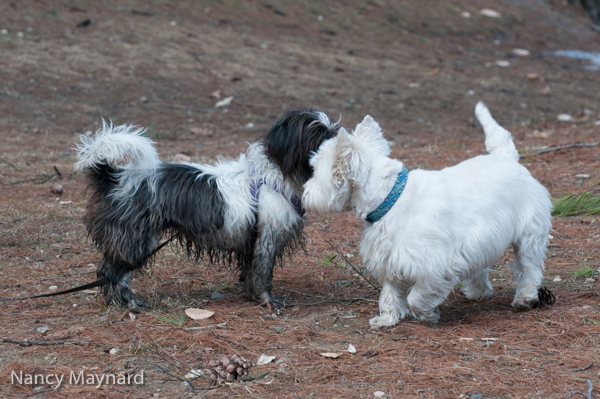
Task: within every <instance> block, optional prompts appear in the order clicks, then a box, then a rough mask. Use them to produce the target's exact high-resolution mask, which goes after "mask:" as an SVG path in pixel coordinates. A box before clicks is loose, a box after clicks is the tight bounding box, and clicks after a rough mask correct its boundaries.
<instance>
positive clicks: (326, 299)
mask: <svg viewBox="0 0 600 399" xmlns="http://www.w3.org/2000/svg"><path fill="white" fill-rule="evenodd" d="M287 291H290V292H294V293H296V294H300V295H304V296H308V297H312V298H320V299H323V300H322V301H318V302H312V303H303V304H302V305H303V306H314V305H318V304H321V303H331V302H336V303H339V304H340V305H344V306H348V305H350V304H352V303H354V302H358V301H373V302H377V301H375V300H373V299H369V296H371V295H375V294H374V293H373V294H369V295H367V296H366V297H363V298H342V299H337V298H336V297H334V296H329V297H327V296H321V295H311V294H306V293H304V292H300V291H295V290H291V289H289V288H288V289H287ZM343 301H346V302H347V303H345V302H343Z"/></svg>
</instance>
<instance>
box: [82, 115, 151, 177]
mask: <svg viewBox="0 0 600 399" xmlns="http://www.w3.org/2000/svg"><path fill="white" fill-rule="evenodd" d="M144 132H145V131H144V129H142V128H139V127H137V126H134V125H121V126H115V125H113V123H112V122H106V121H104V123H103V125H102V129H101V130H99V131H98V132H97V133H96V134H95V135H94V136H93V137H91V136H86V135H83V134H82V135H81V136H80V138H81V142H80V143H79V144H78V145H77V147H76V150H77V152H78V158H79V160H78V161H77V162H76V163H75V170H85V169H87V168H97V167H99V166H100V165H102V164H107V163H110V164H112V165H120V166H121V167H123V168H140V169H154V168H156V167H157V166H158V165H159V163H160V159H159V158H158V154H157V152H156V150H155V149H154V146H153V142H152V140H150V139H149V138H147V137H144V136H143V134H144Z"/></svg>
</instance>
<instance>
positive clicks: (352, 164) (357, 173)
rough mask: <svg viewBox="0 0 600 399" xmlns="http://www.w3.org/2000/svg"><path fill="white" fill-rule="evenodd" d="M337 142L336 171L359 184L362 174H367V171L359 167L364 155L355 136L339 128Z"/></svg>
mask: <svg viewBox="0 0 600 399" xmlns="http://www.w3.org/2000/svg"><path fill="white" fill-rule="evenodd" d="M337 140H338V142H337V153H338V158H339V163H338V169H339V170H340V171H341V172H342V173H343V174H344V175H345V176H347V177H348V178H350V180H352V181H354V182H355V183H356V182H361V181H362V180H363V178H364V176H363V174H364V173H365V172H368V169H367V170H365V169H364V168H362V167H361V166H362V164H364V162H363V157H364V156H365V155H364V154H363V153H362V151H361V149H360V146H359V143H358V142H357V138H356V136H355V135H354V134H349V133H348V132H347V131H346V130H345V129H344V128H341V129H340V131H339V132H338V135H337Z"/></svg>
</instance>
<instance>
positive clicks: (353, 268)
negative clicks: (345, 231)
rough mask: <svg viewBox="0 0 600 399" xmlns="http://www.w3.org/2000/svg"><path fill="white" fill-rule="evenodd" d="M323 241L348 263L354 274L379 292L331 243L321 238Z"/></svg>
mask: <svg viewBox="0 0 600 399" xmlns="http://www.w3.org/2000/svg"><path fill="white" fill-rule="evenodd" d="M323 240H324V241H325V242H326V243H327V244H329V245H330V246H331V248H333V250H334V251H335V252H337V253H338V254H339V255H341V256H342V258H344V261H345V262H346V263H348V265H350V267H351V268H352V270H354V271H355V272H356V273H358V275H359V276H361V277H362V278H363V279H365V281H366V282H367V283H369V284H370V285H371V287H373V288H375V289H376V290H377V291H381V288H379V287H377V286H376V285H375V284H373V283H372V282H371V281H370V280H369V279H368V278H366V277H365V276H364V275H363V274H362V273H361V272H360V271H359V270H358V269H357V268H356V267H354V265H353V264H352V263H350V261H349V260H348V258H347V257H346V255H344V254H343V253H341V252H340V251H339V250H338V249H337V248H336V247H335V246H334V245H333V244H332V243H330V242H329V241H327V239H325V238H323Z"/></svg>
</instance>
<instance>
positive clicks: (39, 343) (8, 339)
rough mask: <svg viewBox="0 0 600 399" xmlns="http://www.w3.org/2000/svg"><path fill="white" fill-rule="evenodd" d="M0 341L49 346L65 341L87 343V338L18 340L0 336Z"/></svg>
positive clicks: (65, 342) (64, 342)
mask: <svg viewBox="0 0 600 399" xmlns="http://www.w3.org/2000/svg"><path fill="white" fill-rule="evenodd" d="M2 342H6V343H9V344H17V345H19V346H32V345H38V346H50V345H62V344H67V343H71V344H77V343H86V344H87V343H89V342H90V341H89V340H82V339H57V340H55V341H48V340H44V339H42V340H37V339H32V340H31V341H20V340H18V339H12V338H2Z"/></svg>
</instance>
